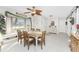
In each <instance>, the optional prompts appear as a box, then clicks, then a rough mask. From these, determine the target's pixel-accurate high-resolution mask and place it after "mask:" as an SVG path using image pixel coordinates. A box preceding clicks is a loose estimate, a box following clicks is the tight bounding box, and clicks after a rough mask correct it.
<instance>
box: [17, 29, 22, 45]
mask: <svg viewBox="0 0 79 59" xmlns="http://www.w3.org/2000/svg"><path fill="white" fill-rule="evenodd" d="M17 37H18V42H19V41H20V43H21V44H22V39H23V34H22V32H21V30H17Z"/></svg>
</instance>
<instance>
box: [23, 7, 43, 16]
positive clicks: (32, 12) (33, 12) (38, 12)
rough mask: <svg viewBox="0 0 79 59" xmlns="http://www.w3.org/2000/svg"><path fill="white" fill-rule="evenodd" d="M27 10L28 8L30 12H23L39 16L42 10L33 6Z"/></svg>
mask: <svg viewBox="0 0 79 59" xmlns="http://www.w3.org/2000/svg"><path fill="white" fill-rule="evenodd" d="M27 10H29V11H30V12H24V14H28V13H31V15H32V16H34V15H40V16H41V12H42V10H40V9H36V8H35V6H33V7H32V8H27Z"/></svg>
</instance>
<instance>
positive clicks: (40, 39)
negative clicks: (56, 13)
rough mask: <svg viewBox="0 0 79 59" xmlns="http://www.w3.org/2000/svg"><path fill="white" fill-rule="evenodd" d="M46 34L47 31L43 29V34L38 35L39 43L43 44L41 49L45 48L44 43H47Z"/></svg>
mask: <svg viewBox="0 0 79 59" xmlns="http://www.w3.org/2000/svg"><path fill="white" fill-rule="evenodd" d="M45 34H46V31H43V32H42V35H41V36H40V37H38V44H41V49H43V44H44V45H45Z"/></svg>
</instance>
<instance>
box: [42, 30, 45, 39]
mask: <svg viewBox="0 0 79 59" xmlns="http://www.w3.org/2000/svg"><path fill="white" fill-rule="evenodd" d="M45 34H46V31H43V32H42V39H43V40H45Z"/></svg>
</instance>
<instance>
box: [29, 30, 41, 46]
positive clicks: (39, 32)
mask: <svg viewBox="0 0 79 59" xmlns="http://www.w3.org/2000/svg"><path fill="white" fill-rule="evenodd" d="M28 34H29V35H31V36H32V37H35V40H36V48H37V44H38V42H37V41H38V37H40V36H42V31H28Z"/></svg>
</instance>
